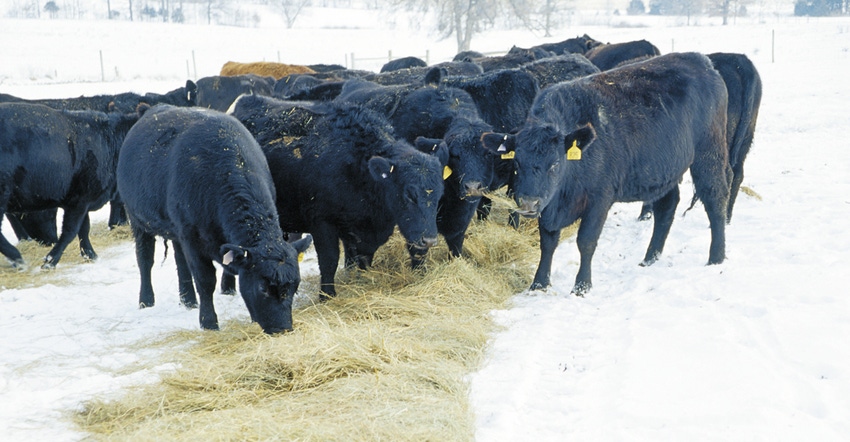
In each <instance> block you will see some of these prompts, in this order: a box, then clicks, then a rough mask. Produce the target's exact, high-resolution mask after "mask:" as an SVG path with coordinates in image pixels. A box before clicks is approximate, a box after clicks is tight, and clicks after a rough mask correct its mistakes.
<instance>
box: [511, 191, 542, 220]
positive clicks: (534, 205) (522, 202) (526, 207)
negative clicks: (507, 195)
mask: <svg viewBox="0 0 850 442" xmlns="http://www.w3.org/2000/svg"><path fill="white" fill-rule="evenodd" d="M517 203H518V204H519V210H517V211H516V212H517V213H519V214H520V215H522V216H526V217H536V216H538V215H539V214H540V198H536V197H527V196H521V197H519V198H517Z"/></svg>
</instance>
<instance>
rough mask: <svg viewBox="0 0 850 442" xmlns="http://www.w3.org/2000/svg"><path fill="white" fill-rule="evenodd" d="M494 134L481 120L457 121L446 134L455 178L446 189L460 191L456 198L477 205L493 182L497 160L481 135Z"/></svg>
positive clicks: (451, 178) (449, 178) (450, 178)
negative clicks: (449, 187)
mask: <svg viewBox="0 0 850 442" xmlns="http://www.w3.org/2000/svg"><path fill="white" fill-rule="evenodd" d="M490 130H492V127H490V125H488V124H486V123H484V122H483V121H480V120H467V119H465V118H457V119H455V121H454V122H452V125H451V126H450V127H449V130H448V131H447V132H446V135H445V140H446V144H447V145H448V147H449V162H448V166H449V167H450V168H451V170H452V175H451V176H449V177H448V181H447V183H446V184H447V186H451V187H452V188H455V189H457V191H456V192H455V193H457V195H455V197H459V198H462V199H466V200H468V201H469V202H471V203H477V202H478V199H479V198H480V197H481V196H483V195H484V192H486V191H487V189H488V188H489V186H490V183H491V182H492V181H493V173H494V172H493V170H494V156H493V154H492V153H491V152H490V151H489V150H488V149H487V148H486V147H484V145H483V143H482V140H481V135H482V134H483V133H486V132H488V131H490Z"/></svg>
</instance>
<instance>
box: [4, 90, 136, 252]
mask: <svg viewBox="0 0 850 442" xmlns="http://www.w3.org/2000/svg"><path fill="white" fill-rule="evenodd" d="M137 119H138V114H137V113H131V114H122V113H117V112H110V113H104V112H97V111H58V110H55V109H52V108H49V107H47V106H43V105H40V104H26V103H4V104H0V219H2V215H3V214H4V213H5V212H6V211H9V212H28V211H34V210H45V209H53V208H57V207H61V208H62V209H63V210H64V215H63V220H62V234H61V235H60V236H59V238H58V241H57V242H56V244H55V245H54V246H53V248H52V249H51V250H50V252H49V253H48V254H47V256H46V257H45V258H44V264H43V266H42V267H44V268H53V267H55V266H56V264H57V263H58V262H59V260H60V258H61V257H62V253H63V252H64V251H65V248H66V247H67V246H68V244H69V243H70V242H71V240H72V239H74V236H77V235H79V237H80V251H81V253H82V255H83V256H84V257H86V258H87V259H96V258H97V254H96V253H95V251H94V250H93V249H92V246H91V243H90V242H89V239H88V233H89V228H90V222H89V216H88V212H89V211H90V210H97V209H99V208H101V207H102V206H103V205H104V204H105V203H106V202H107V201H109V199H110V198H111V197H113V196H114V194H115V166H116V164H117V162H118V149H119V148H120V146H121V143H122V142H123V140H124V136H125V135H126V134H127V131H128V130H130V127H131V126H132V125H133V123H135V122H136V120H137ZM0 253H2V254H3V255H5V256H6V257H7V258H8V259H9V260H11V261H12V264H13V265H14V266H16V267H23V266H24V265H25V263H24V260H23V258H22V257H21V254H20V252H19V251H18V250H17V249H16V248H15V247H14V246H12V245H11V244H10V243H9V242H8V241H7V240H6V238H5V237H3V236H2V234H0Z"/></svg>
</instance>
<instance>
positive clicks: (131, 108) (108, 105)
mask: <svg viewBox="0 0 850 442" xmlns="http://www.w3.org/2000/svg"><path fill="white" fill-rule="evenodd" d="M196 100H197V85H196V84H195V83H194V82H193V81H191V80H187V81H186V85H185V86H183V87H179V88H177V89H174V90H172V91H170V92H166V93H165V94H157V93H152V92H149V93H146V94H144V95H141V94H137V93H135V92H123V93H120V94H112V95H109V94H105V95H93V96H80V97H73V98H39V99H25V98H20V97H16V96H13V95H8V94H0V103H29V104H42V105H45V106H47V107H51V108H53V109H64V110H95V111H100V112H120V113H132V112H135V111H136V108H137V107H138V106H139V104H141V103H147V104H149V105H151V106H153V105H155V104H159V103H167V104H173V105H175V106H194V105H195V103H196Z"/></svg>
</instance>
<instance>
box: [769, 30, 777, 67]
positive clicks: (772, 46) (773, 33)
mask: <svg viewBox="0 0 850 442" xmlns="http://www.w3.org/2000/svg"><path fill="white" fill-rule="evenodd" d="M775 48H776V29H771V30H770V62H771V63H774V62H775V61H776V57H775V54H776V52H775Z"/></svg>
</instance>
